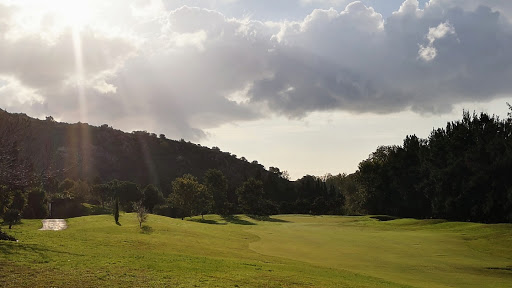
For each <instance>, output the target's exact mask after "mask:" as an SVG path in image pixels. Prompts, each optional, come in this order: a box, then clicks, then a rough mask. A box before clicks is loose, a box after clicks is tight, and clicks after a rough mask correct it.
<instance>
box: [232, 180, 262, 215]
mask: <svg viewBox="0 0 512 288" xmlns="http://www.w3.org/2000/svg"><path fill="white" fill-rule="evenodd" d="M236 193H237V195H238V203H239V204H240V208H241V209H242V211H243V212H244V213H247V214H253V215H261V214H262V212H263V211H262V206H263V182H261V181H259V180H256V179H254V178H249V179H248V180H247V181H245V182H244V183H243V184H242V186H240V187H239V188H238V189H237V190H236Z"/></svg>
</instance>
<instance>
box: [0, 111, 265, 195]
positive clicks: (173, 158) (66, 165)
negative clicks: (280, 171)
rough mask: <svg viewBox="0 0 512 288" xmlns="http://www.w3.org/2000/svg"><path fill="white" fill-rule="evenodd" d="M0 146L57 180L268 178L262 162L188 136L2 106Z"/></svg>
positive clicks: (232, 184)
mask: <svg viewBox="0 0 512 288" xmlns="http://www.w3.org/2000/svg"><path fill="white" fill-rule="evenodd" d="M0 147H4V150H8V151H17V153H18V155H17V158H18V159H20V161H21V160H23V161H26V162H29V163H30V164H31V165H32V166H33V169H34V172H36V173H37V174H39V175H45V174H52V175H56V177H57V178H58V179H64V178H66V177H69V178H72V179H88V180H91V181H93V180H100V181H102V182H104V181H109V180H112V179H119V180H127V181H133V182H136V183H138V184H141V185H145V184H149V183H151V184H156V185H158V186H165V185H168V183H169V182H170V181H172V180H173V179H174V178H176V177H180V176H182V175H183V174H185V173H190V174H192V175H194V176H196V177H202V176H203V174H204V172H205V171H206V170H208V169H210V168H215V169H219V170H221V171H222V172H223V173H224V174H225V175H226V178H227V179H228V181H229V182H230V183H229V184H230V187H236V186H238V185H239V184H240V183H241V182H242V181H244V180H245V179H247V178H249V177H264V176H265V175H267V173H268V171H266V170H265V169H264V167H263V166H262V165H260V164H256V163H249V162H247V161H245V160H240V159H238V158H236V157H235V156H234V155H231V154H230V153H228V152H222V151H220V150H219V149H218V148H214V149H210V148H207V147H202V146H200V145H196V144H193V143H190V142H185V141H184V140H181V141H175V140H169V139H166V138H165V136H164V135H160V136H159V137H158V136H157V135H156V134H153V133H148V132H145V131H138V132H133V133H125V132H122V131H120V130H116V129H113V128H112V127H109V126H108V125H106V124H105V125H102V126H101V127H95V126H91V125H88V124H84V123H76V124H68V123H59V122H55V121H54V120H53V119H52V118H51V117H48V118H47V120H39V119H34V118H31V117H28V116H27V115H25V114H11V113H8V112H5V111H3V110H1V109H0Z"/></svg>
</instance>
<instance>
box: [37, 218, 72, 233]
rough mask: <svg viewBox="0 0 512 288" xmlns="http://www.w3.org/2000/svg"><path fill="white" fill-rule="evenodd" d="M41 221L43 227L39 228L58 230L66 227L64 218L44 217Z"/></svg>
mask: <svg viewBox="0 0 512 288" xmlns="http://www.w3.org/2000/svg"><path fill="white" fill-rule="evenodd" d="M41 221H42V222H43V228H41V229H39V230H53V231H59V230H64V229H66V228H68V225H67V224H66V220H64V219H44V220H41Z"/></svg>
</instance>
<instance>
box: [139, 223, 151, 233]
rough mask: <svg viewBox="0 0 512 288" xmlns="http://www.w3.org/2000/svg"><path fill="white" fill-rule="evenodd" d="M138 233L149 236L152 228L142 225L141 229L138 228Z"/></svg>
mask: <svg viewBox="0 0 512 288" xmlns="http://www.w3.org/2000/svg"><path fill="white" fill-rule="evenodd" d="M140 233H142V234H148V235H149V234H151V233H153V227H151V226H148V225H142V227H141V228H140Z"/></svg>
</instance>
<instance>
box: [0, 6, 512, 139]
mask: <svg viewBox="0 0 512 288" xmlns="http://www.w3.org/2000/svg"><path fill="white" fill-rule="evenodd" d="M491 2H492V1H491ZM112 3H114V4H111V5H114V6H109V7H110V8H109V9H110V10H108V11H106V12H105V13H107V12H109V13H113V12H114V11H118V12H119V14H120V15H121V16H119V17H120V18H119V19H122V20H119V19H117V18H115V17H111V18H109V17H106V19H105V20H103V21H106V22H105V23H110V24H112V23H118V24H119V23H124V25H122V27H118V28H119V29H118V30H119V31H121V32H119V33H115V32H112V31H116V29H113V30H109V31H106V30H101V29H100V28H98V27H100V25H99V26H98V27H96V26H93V25H90V26H87V27H84V29H83V30H82V31H81V32H80V34H79V36H80V40H81V47H82V49H81V50H82V51H83V55H82V61H81V62H82V63H83V65H84V67H83V68H84V69H83V72H84V73H85V74H84V79H85V80H86V81H84V83H81V84H80V83H77V81H76V73H77V66H76V64H77V59H76V55H75V53H74V51H75V46H74V44H73V43H74V42H73V31H72V30H71V29H69V28H67V29H58V30H57V32H52V33H53V34H51V37H49V38H48V37H43V36H41V35H42V34H40V33H35V32H33V31H32V32H30V31H28V32H24V33H18V32H16V33H17V34H16V33H15V34H13V33H14V32H13V31H22V28H20V27H19V23H17V22H16V21H11V20H10V19H13V17H14V16H15V13H17V12H16V11H17V10H16V9H13V8H12V7H7V6H5V5H4V6H2V5H1V4H0V15H1V17H0V19H2V20H0V39H1V41H0V55H3V56H4V57H2V59H0V95H7V93H8V94H9V95H11V96H9V97H4V96H2V97H1V98H0V105H1V106H3V107H5V108H9V109H16V110H22V111H26V112H32V113H33V115H41V114H52V115H53V116H54V117H55V118H57V119H64V120H66V121H70V122H71V121H78V120H80V119H76V115H77V111H80V101H79V99H78V97H77V94H78V91H79V89H82V91H83V93H84V97H85V99H86V101H85V103H86V105H87V109H86V110H87V111H88V112H89V114H88V121H90V122H91V123H94V124H101V123H111V124H113V125H114V126H115V127H117V128H120V129H125V130H131V129H144V130H150V131H155V132H157V133H165V134H166V135H168V136H169V137H173V138H181V137H183V138H187V139H191V140H197V139H201V138H204V137H207V134H206V133H205V130H206V129H209V128H213V127H218V126H219V125H222V124H224V123H229V122H237V121H250V120H254V119H261V118H265V117H268V116H269V115H270V114H279V115H284V116H286V117H288V118H301V117H304V116H306V115H308V114H309V113H311V112H314V111H349V112H354V113H390V112H397V111H403V110H413V111H416V112H419V113H444V112H448V111H450V110H451V107H452V106H453V105H455V104H458V103H461V102H465V101H490V100H492V99H496V98H497V97H500V95H504V94H506V93H509V92H510V91H511V89H512V83H511V81H510V80H509V79H511V78H512V57H511V56H510V53H509V51H508V50H509V49H510V47H512V25H511V22H510V21H509V18H508V16H506V15H509V14H507V12H506V11H510V10H507V9H508V7H509V6H507V5H501V6H500V5H499V3H500V2H496V1H495V2H492V3H494V4H495V5H494V4H493V5H494V6H492V5H491V6H490V7H486V6H485V5H476V4H475V5H473V4H470V5H473V6H471V8H468V7H462V6H460V5H462V2H461V3H460V5H459V6H458V5H453V3H452V2H449V1H448V2H447V1H444V0H433V1H431V2H430V3H429V4H428V5H426V6H425V8H424V9H420V8H419V4H418V1H416V0H407V1H405V2H404V3H403V4H402V5H401V7H400V8H399V9H398V10H397V11H396V13H393V14H392V15H390V16H389V17H388V18H384V17H383V16H382V15H381V14H380V13H378V11H375V10H374V9H373V8H371V7H368V6H366V5H364V4H363V3H362V2H359V1H356V2H353V3H350V4H348V5H347V6H346V7H345V8H344V9H342V10H336V9H333V8H331V9H328V10H326V9H316V10H313V11H312V12H311V13H310V14H309V15H307V16H306V17H305V18H304V19H302V20H299V21H284V20H283V21H273V22H272V21H268V22H262V21H258V20H257V19H255V20H251V19H248V18H229V17H226V16H225V15H223V14H222V13H219V12H217V11H214V10H207V9H200V8H193V7H187V6H183V7H181V8H178V9H174V10H170V11H165V10H164V9H165V8H164V5H163V4H162V2H161V1H135V2H133V4H132V5H129V6H126V5H125V4H124V1H121V2H112ZM471 3H476V1H471ZM492 3H491V4H492ZM238 4H239V3H238V2H237V5H238ZM480 4H482V3H480ZM484 4H485V3H484ZM116 5H117V6H116ZM240 5H241V4H240ZM309 5H313V4H309ZM117 8H119V9H117ZM130 13H131V14H130ZM13 15H14V16H13ZM98 21H100V20H98ZM116 21H117V22H116ZM50 23H51V21H50ZM127 27H128V28H127ZM131 27H133V28H131ZM20 29H21V30H20ZM41 29H42V28H41ZM54 30H55V29H53V30H52V29H49V30H48V29H47V31H54ZM75 33H76V32H75ZM6 35H17V37H7V36H6ZM16 95H17V96H16Z"/></svg>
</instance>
